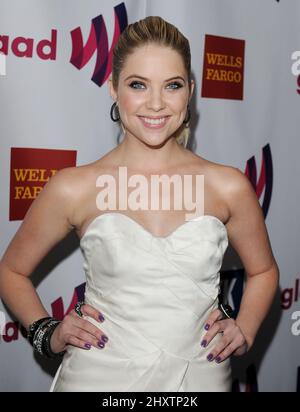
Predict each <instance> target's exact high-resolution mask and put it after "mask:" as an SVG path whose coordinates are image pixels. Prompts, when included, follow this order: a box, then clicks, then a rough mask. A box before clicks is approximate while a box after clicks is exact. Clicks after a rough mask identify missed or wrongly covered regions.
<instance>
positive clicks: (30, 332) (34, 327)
mask: <svg viewBox="0 0 300 412" xmlns="http://www.w3.org/2000/svg"><path fill="white" fill-rule="evenodd" d="M47 319H49V320H50V319H52V318H51V317H50V316H48V317H46V318H41V319H38V320H36V321H35V322H33V323H32V324H31V325H29V328H28V332H27V339H28V340H29V342H30V344H31V345H33V337H34V334H35V332H36V331H37V330H38V327H39V326H40V325H41V324H42V323H43V322H44V321H45V320H47Z"/></svg>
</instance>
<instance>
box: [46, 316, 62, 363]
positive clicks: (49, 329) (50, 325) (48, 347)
mask: <svg viewBox="0 0 300 412" xmlns="http://www.w3.org/2000/svg"><path fill="white" fill-rule="evenodd" d="M60 323H61V321H60V320H55V319H54V320H52V321H51V322H49V323H48V324H47V330H46V332H45V335H44V339H43V348H42V350H43V352H44V354H45V355H46V356H47V358H51V359H54V358H59V357H62V356H63V355H64V354H65V352H66V351H62V352H58V353H55V352H53V351H52V349H51V345H50V339H51V336H52V334H53V332H54V331H55V329H56V328H57V326H58V325H59V324H60Z"/></svg>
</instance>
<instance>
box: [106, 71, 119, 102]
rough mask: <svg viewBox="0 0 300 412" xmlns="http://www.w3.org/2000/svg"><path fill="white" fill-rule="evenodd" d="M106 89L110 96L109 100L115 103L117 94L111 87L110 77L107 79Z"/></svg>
mask: <svg viewBox="0 0 300 412" xmlns="http://www.w3.org/2000/svg"><path fill="white" fill-rule="evenodd" d="M108 89H109V93H110V95H111V98H112V99H113V100H114V101H116V100H117V93H116V92H115V89H114V87H113V83H112V75H110V76H109V78H108Z"/></svg>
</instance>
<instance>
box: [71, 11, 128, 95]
mask: <svg viewBox="0 0 300 412" xmlns="http://www.w3.org/2000/svg"><path fill="white" fill-rule="evenodd" d="M114 12H115V30H114V36H113V40H112V45H111V48H110V50H109V48H108V37H107V30H106V26H105V22H104V20H103V17H102V15H101V14H100V15H99V16H97V17H95V18H93V19H92V23H91V30H90V34H89V37H88V40H87V42H86V44H85V45H83V38H82V32H81V29H80V27H77V28H76V29H74V30H72V31H71V37H72V56H71V59H70V63H72V64H73V65H74V66H75V67H76V68H77V69H79V70H81V69H82V68H83V67H84V66H85V65H86V64H87V63H88V62H89V61H90V59H91V58H92V56H93V54H94V53H95V51H96V50H97V59H96V65H95V69H94V73H93V76H92V78H91V80H92V81H93V82H94V83H96V84H97V85H98V86H99V87H100V86H102V85H103V84H104V82H105V81H106V79H107V78H108V76H109V75H110V73H111V68H112V53H113V49H114V47H115V45H116V43H117V41H118V38H119V36H120V34H121V33H122V31H123V30H124V29H125V27H126V26H127V24H128V20H127V12H126V8H125V5H124V3H121V4H119V5H118V6H116V7H114Z"/></svg>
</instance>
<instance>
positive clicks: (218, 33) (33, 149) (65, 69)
mask: <svg viewBox="0 0 300 412" xmlns="http://www.w3.org/2000/svg"><path fill="white" fill-rule="evenodd" d="M148 15H160V16H161V17H163V18H164V19H166V20H167V21H169V22H170V23H172V24H174V25H176V26H177V27H178V28H179V29H180V31H182V33H183V34H184V35H185V36H186V37H187V38H188V39H189V41H190V46H191V52H192V72H193V73H192V74H193V78H194V79H195V82H196V88H195V92H194V96H193V99H192V104H191V109H192V119H191V128H192V136H191V138H190V141H189V148H190V150H192V151H194V152H195V153H197V154H199V155H200V156H202V157H204V158H207V159H209V160H212V161H214V162H217V163H222V164H226V165H231V166H234V167H237V168H239V169H240V170H241V171H242V172H244V173H245V174H246V175H247V177H248V178H249V180H250V181H251V183H252V185H253V187H254V189H255V191H256V193H257V197H258V199H259V202H260V204H261V206H262V208H263V212H264V216H265V221H266V225H267V228H268V232H269V236H270V240H271V244H272V248H273V252H274V255H275V258H276V260H277V262H278V265H279V268H280V275H281V277H280V289H279V290H278V293H277V296H276V299H275V301H274V304H273V306H272V310H271V312H270V314H269V316H268V317H267V319H266V320H265V322H264V324H263V326H262V328H261V330H260V332H259V334H258V336H257V340H256V343H255V346H254V347H253V349H252V350H251V351H250V352H249V353H248V354H247V355H246V356H244V357H241V358H237V357H233V358H232V366H233V387H232V390H233V391H235V392H256V391H274V392H277V391H279V392H280V391H290V392H295V391H300V372H299V371H300V255H299V232H300V223H299V220H300V215H299V200H300V185H299V181H298V179H299V176H300V166H299V153H300V142H299V125H298V123H299V107H300V75H299V74H300V51H299V50H300V28H299V22H300V1H298V0H288V1H287V0H280V1H279V0H277V1H276V0H264V1H261V0H226V1H222V0H175V1H174V0H127V1H124V2H122V1H111V0H100V1H99V0H88V1H82V0H64V1H62V0H51V1H49V0H43V1H40V0H25V1H18V0H0V52H1V53H0V148H1V150H0V168H1V169H0V171H1V172H0V191H1V195H0V252H1V255H3V253H4V251H5V249H6V248H7V246H8V244H9V242H10V240H11V239H12V237H13V236H14V234H15V232H16V231H17V229H18V228H19V226H20V224H21V223H22V220H23V218H24V216H25V214H26V212H27V210H28V208H29V206H30V205H31V203H32V202H33V201H34V199H35V198H36V197H37V196H38V194H39V192H40V191H41V190H42V188H43V186H44V185H45V184H46V183H47V181H48V180H49V179H50V178H51V176H53V174H55V172H56V171H57V170H59V169H62V168H64V167H68V166H79V165H83V164H87V163H90V162H93V161H95V160H97V159H98V158H100V157H102V156H103V155H104V154H106V153H107V152H108V151H110V150H111V149H113V148H114V147H115V146H116V145H117V144H118V143H119V142H120V139H121V138H122V130H120V129H119V127H118V126H117V125H116V124H115V123H113V122H112V121H111V119H110V108H111V105H112V100H111V97H110V95H109V91H108V82H107V79H108V76H109V75H110V73H111V62H112V50H113V47H114V45H115V44H116V41H117V40H118V37H119V35H120V33H121V32H122V31H123V30H124V28H125V27H126V26H127V25H128V24H130V23H132V22H134V21H136V20H139V19H142V18H144V17H146V16H148ZM31 252H32V253H34V250H33V251H31ZM82 265H83V256H82V254H81V251H80V249H79V242H78V238H77V236H76V235H75V234H74V233H71V235H69V236H68V237H67V238H66V239H64V240H63V241H62V242H61V243H60V244H59V245H57V246H55V247H54V249H53V250H52V251H51V252H50V253H49V255H47V256H46V257H45V259H43V261H42V262H41V263H40V264H39V265H38V267H37V268H36V270H35V271H34V273H33V274H32V281H33V283H34V285H35V287H36V288H37V291H38V293H39V295H40V297H41V299H42V301H43V303H44V305H45V307H46V308H47V310H48V311H49V313H50V314H51V315H53V316H55V317H57V318H59V319H62V318H63V316H64V315H65V314H66V313H68V311H70V310H71V309H72V308H73V307H74V304H75V303H76V301H77V300H79V299H82V297H83V294H84V287H85V278H84V271H83V267H82ZM222 278H223V280H224V287H226V291H227V294H228V299H229V303H230V304H231V305H232V306H233V307H234V309H235V311H236V312H237V311H238V308H239V304H240V299H241V295H242V291H243V286H244V279H245V273H244V269H243V265H242V263H241V261H240V260H239V257H238V256H237V254H236V253H235V251H234V250H233V249H232V248H230V247H229V248H228V250H227V252H226V255H225V259H224V263H223V267H222ZM0 327H1V343H0V390H1V391H48V390H49V388H50V385H51V381H52V379H53V376H54V373H55V371H56V369H57V367H58V363H57V362H52V361H47V360H43V359H41V358H40V357H39V356H36V355H34V354H33V351H32V348H31V346H30V345H29V343H28V342H27V340H26V334H25V331H24V329H23V327H22V325H20V323H19V322H18V320H17V319H15V318H14V316H13V314H12V313H10V311H9V310H8V308H7V307H5V305H4V304H3V303H2V302H0ZM199 390H201V388H199Z"/></svg>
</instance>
